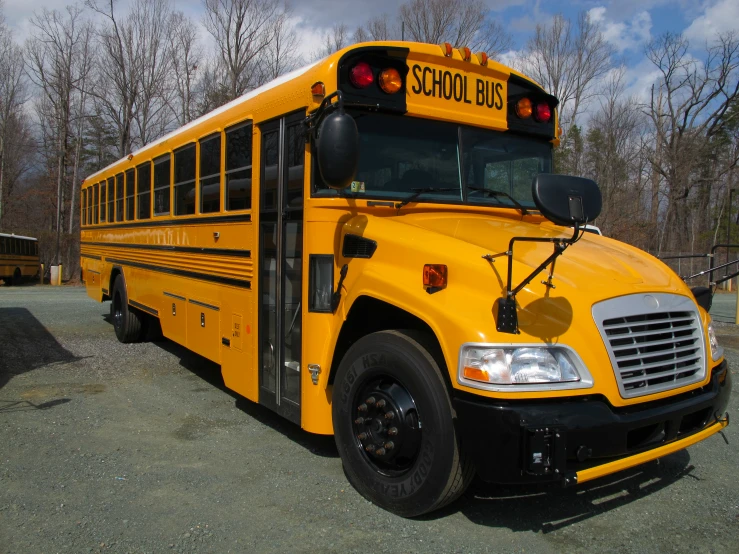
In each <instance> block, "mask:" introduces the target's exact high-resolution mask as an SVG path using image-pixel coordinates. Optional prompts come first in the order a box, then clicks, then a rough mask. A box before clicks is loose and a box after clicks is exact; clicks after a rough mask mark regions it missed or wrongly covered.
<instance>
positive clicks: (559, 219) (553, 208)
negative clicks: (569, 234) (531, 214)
mask: <svg viewBox="0 0 739 554" xmlns="http://www.w3.org/2000/svg"><path fill="white" fill-rule="evenodd" d="M531 189H532V190H531V192H532V194H533V196H534V202H535V203H536V207H537V208H538V209H539V211H540V212H541V213H542V215H543V216H544V217H546V218H547V219H548V220H549V221H551V222H553V223H556V224H557V225H564V226H565V227H572V226H574V225H575V224H577V225H584V224H585V223H588V222H590V221H593V220H594V219H595V218H596V217H598V215H600V210H601V207H602V198H601V194H600V188H598V185H597V184H596V183H595V181H593V180H591V179H585V178H583V177H572V176H570V175H554V174H552V173H540V174H539V175H537V176H536V177H534V181H533V183H532V184H531Z"/></svg>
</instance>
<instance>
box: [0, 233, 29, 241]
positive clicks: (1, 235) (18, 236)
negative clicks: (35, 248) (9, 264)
mask: <svg viewBox="0 0 739 554" xmlns="http://www.w3.org/2000/svg"><path fill="white" fill-rule="evenodd" d="M0 237H11V238H14V239H24V240H38V239H37V238H35V237H24V236H23V235H14V234H13V233H10V234H8V233H0Z"/></svg>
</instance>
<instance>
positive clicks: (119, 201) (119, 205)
mask: <svg viewBox="0 0 739 554" xmlns="http://www.w3.org/2000/svg"><path fill="white" fill-rule="evenodd" d="M115 220H116V221H123V173H119V174H118V175H116V176H115Z"/></svg>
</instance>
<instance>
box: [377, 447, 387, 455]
mask: <svg viewBox="0 0 739 554" xmlns="http://www.w3.org/2000/svg"><path fill="white" fill-rule="evenodd" d="M375 454H377V455H378V456H384V455H385V449H384V448H378V449H377V450H375Z"/></svg>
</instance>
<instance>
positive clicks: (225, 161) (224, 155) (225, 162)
mask: <svg viewBox="0 0 739 554" xmlns="http://www.w3.org/2000/svg"><path fill="white" fill-rule="evenodd" d="M246 127H248V128H249V137H250V143H249V162H250V163H249V165H243V166H239V167H234V168H230V169H229V167H228V166H229V158H228V134H229V133H233V132H235V131H240V130H241V129H244V128H246ZM221 160H222V163H221V167H222V174H223V178H222V183H221V184H222V187H221V188H222V191H223V199H222V210H223V211H224V212H244V211H249V210H251V209H252V196H253V192H254V186H253V184H254V121H253V120H251V119H246V120H244V121H241V122H239V123H236V124H234V125H231V126H230V127H226V128H225V129H224V130H223V141H222V152H221ZM241 171H248V172H249V176H248V179H249V183H250V185H249V193H248V195H247V199H248V205H247V207H245V208H234V209H230V208H229V204H230V201H229V190H230V187H229V182H228V178H229V176H230V175H232V174H234V173H238V172H241Z"/></svg>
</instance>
